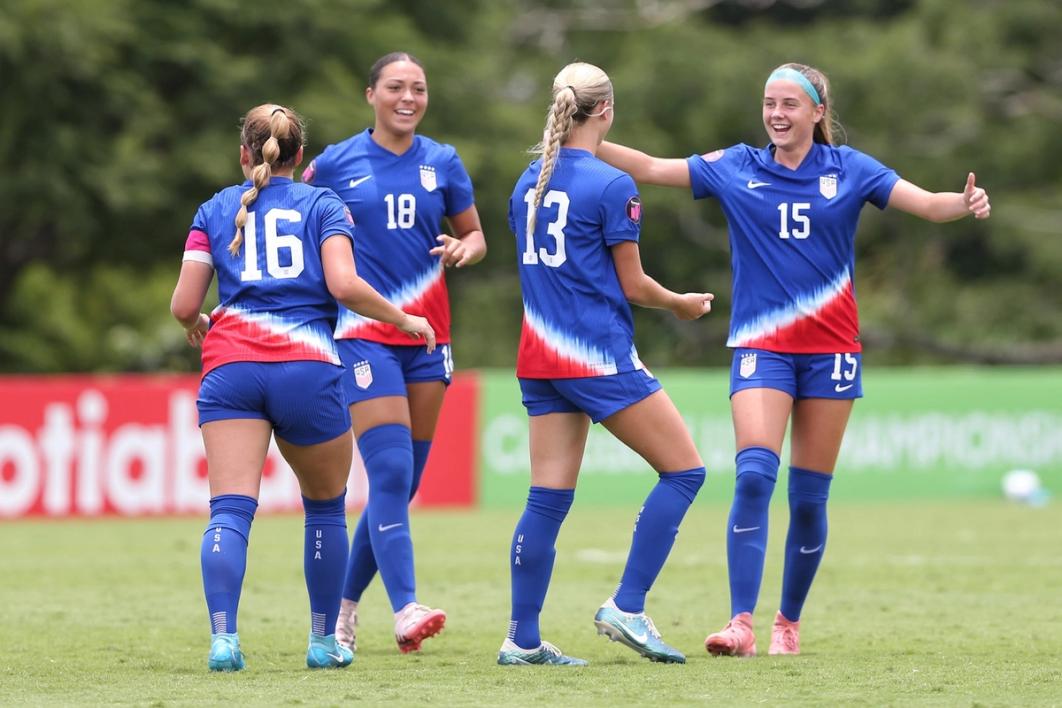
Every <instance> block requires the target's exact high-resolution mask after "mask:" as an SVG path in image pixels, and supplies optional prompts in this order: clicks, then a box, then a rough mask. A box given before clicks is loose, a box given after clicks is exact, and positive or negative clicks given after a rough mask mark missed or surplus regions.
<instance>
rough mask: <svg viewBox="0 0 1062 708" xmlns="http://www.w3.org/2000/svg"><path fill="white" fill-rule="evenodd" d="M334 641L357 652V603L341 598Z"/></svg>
mask: <svg viewBox="0 0 1062 708" xmlns="http://www.w3.org/2000/svg"><path fill="white" fill-rule="evenodd" d="M336 641H337V642H339V643H340V644H342V645H343V646H345V647H346V648H347V649H350V651H351V652H357V651H358V603H356V602H354V601H353V600H348V599H346V598H343V602H342V604H341V605H340V606H339V619H338V620H337V621H336Z"/></svg>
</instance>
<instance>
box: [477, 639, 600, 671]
mask: <svg viewBox="0 0 1062 708" xmlns="http://www.w3.org/2000/svg"><path fill="white" fill-rule="evenodd" d="M498 663H499V664H500V665H502V666H530V665H533V664H538V665H549V666H586V665H587V661H586V659H576V658H575V657H574V656H566V655H564V654H562V653H561V650H560V649H558V648H557V647H555V646H553V645H552V644H550V643H549V642H542V643H541V644H539V645H538V648H537V649H521V648H520V647H518V646H516V644H515V643H513V640H511V639H506V640H505V641H504V642H502V645H501V649H499V650H498Z"/></svg>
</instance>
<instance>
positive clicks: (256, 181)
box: [229, 106, 291, 256]
mask: <svg viewBox="0 0 1062 708" xmlns="http://www.w3.org/2000/svg"><path fill="white" fill-rule="evenodd" d="M290 133H291V123H290V121H289V120H288V114H287V111H286V110H284V109H283V108H281V107H280V106H275V107H274V108H273V112H272V114H270V116H269V138H267V139H266V141H265V144H263V145H262V162H260V163H259V164H257V165H255V166H254V169H252V170H251V182H252V185H251V188H250V189H248V190H247V191H246V192H244V193H243V194H242V195H241V196H240V210H239V211H238V212H237V213H236V235H235V236H233V238H232V241H231V242H230V243H229V253H231V254H232V255H234V256H238V255H240V246H241V245H243V227H244V226H245V225H246V224H247V207H249V206H251V204H253V203H254V201H255V200H256V199H258V193H259V192H260V191H261V190H263V189H265V187H266V186H267V185H268V184H269V180H270V179H271V178H272V176H273V165H274V164H276V163H277V161H278V160H279V159H280V139H281V138H287V137H288V135H289V134H290ZM248 147H250V148H251V152H252V153H253V152H255V150H254V146H253V145H250V146H248Z"/></svg>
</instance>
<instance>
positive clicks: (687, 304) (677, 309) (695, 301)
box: [671, 293, 715, 320]
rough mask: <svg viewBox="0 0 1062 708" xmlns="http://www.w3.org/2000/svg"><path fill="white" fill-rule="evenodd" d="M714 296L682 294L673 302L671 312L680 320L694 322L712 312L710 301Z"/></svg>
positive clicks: (708, 294) (707, 294) (709, 294)
mask: <svg viewBox="0 0 1062 708" xmlns="http://www.w3.org/2000/svg"><path fill="white" fill-rule="evenodd" d="M714 299H715V295H713V294H711V293H683V294H682V295H679V296H678V298H677V299H676V300H675V304H674V305H672V307H671V311H672V312H673V313H674V314H675V317H678V318H679V319H680V320H696V319H699V318H701V317H703V316H704V315H707V314H708V313H709V312H711V311H712V300H714Z"/></svg>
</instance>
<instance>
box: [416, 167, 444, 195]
mask: <svg viewBox="0 0 1062 708" xmlns="http://www.w3.org/2000/svg"><path fill="white" fill-rule="evenodd" d="M420 186H421V187H424V189H426V190H428V191H429V192H434V191H435V188H436V187H438V186H439V183H438V182H437V181H436V179H435V168H434V167H432V166H431V165H421V166H420Z"/></svg>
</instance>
